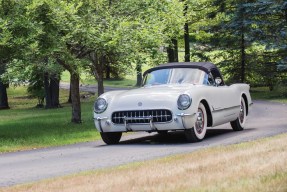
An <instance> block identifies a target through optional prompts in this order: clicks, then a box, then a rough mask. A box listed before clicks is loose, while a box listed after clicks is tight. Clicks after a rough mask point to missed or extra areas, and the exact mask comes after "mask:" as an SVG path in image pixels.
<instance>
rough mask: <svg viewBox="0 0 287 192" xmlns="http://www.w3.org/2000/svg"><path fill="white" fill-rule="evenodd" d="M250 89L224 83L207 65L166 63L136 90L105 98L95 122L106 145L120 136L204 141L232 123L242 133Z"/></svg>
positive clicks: (149, 73)
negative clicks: (175, 135) (177, 134)
mask: <svg viewBox="0 0 287 192" xmlns="http://www.w3.org/2000/svg"><path fill="white" fill-rule="evenodd" d="M249 89H250V87H249V85H247V84H233V85H230V86H228V85H225V83H224V81H223V78H222V75H221V73H220V71H219V70H218V68H217V67H216V66H215V65H214V64H212V63H209V62H197V63H194V62H184V63H167V64H162V65H159V66H157V67H154V68H151V69H148V70H147V71H146V72H145V73H144V80H143V86H142V87H141V88H138V89H132V90H124V91H111V92H107V93H104V94H102V95H101V96H100V97H99V98H97V100H96V101H95V104H94V120H95V125H96V128H97V129H98V131H99V132H100V134H101V137H102V139H103V141H104V142H105V143H106V144H117V143H118V142H119V141H120V139H121V136H122V132H129V131H147V132H158V133H167V132H168V131H178V130H182V131H184V134H185V137H186V139H187V141H188V142H198V141H201V140H203V139H204V137H205V134H206V129H207V127H214V126H217V125H221V124H224V123H228V122H230V124H231V127H232V128H233V130H234V131H241V130H243V129H244V125H245V122H246V117H247V115H248V114H249V110H250V106H251V104H252V100H251V97H250V93H249Z"/></svg>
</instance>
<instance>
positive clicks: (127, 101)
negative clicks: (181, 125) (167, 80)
mask: <svg viewBox="0 0 287 192" xmlns="http://www.w3.org/2000/svg"><path fill="white" fill-rule="evenodd" d="M196 87H198V85H190V84H181V85H157V86H147V87H141V88H138V89H132V90H127V91H115V92H108V93H107V95H106V96H103V97H106V99H107V100H108V105H109V107H108V108H110V107H112V109H113V111H119V110H144V109H165V108H167V107H175V106H177V99H178V97H179V95H181V94H184V93H190V92H192V90H193V89H196Z"/></svg>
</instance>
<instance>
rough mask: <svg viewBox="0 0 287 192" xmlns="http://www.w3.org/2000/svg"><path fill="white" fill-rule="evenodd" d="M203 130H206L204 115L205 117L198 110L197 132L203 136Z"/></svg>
mask: <svg viewBox="0 0 287 192" xmlns="http://www.w3.org/2000/svg"><path fill="white" fill-rule="evenodd" d="M203 128H204V115H203V112H202V110H201V109H198V112H197V119H196V122H195V129H196V132H197V133H199V134H201V133H202V131H203Z"/></svg>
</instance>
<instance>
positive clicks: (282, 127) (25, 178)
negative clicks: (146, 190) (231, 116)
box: [0, 101, 287, 187]
mask: <svg viewBox="0 0 287 192" xmlns="http://www.w3.org/2000/svg"><path fill="white" fill-rule="evenodd" d="M281 133H287V105H286V104H279V103H272V102H263V101H255V102H254V105H253V109H252V112H251V114H250V115H249V116H248V120H247V124H246V129H245V130H243V131H240V132H233V131H232V129H231V127H230V125H229V124H225V125H221V126H219V127H216V128H213V129H209V130H208V131H207V136H206V139H205V140H204V141H202V142H200V143H186V142H185V140H184V135H183V133H181V132H173V133H170V134H168V135H166V136H162V135H158V134H155V133H153V134H148V133H136V134H128V135H125V136H124V137H123V138H122V141H121V142H120V144H119V145H114V146H107V145H105V144H104V143H103V142H102V141H96V142H87V143H80V144H75V145H69V146H63V147H55V148H47V149H37V150H31V151H23V152H15V153H6V154H1V155H0V187H3V186H11V185H15V184H21V183H28V182H33V181H38V180H42V179H46V178H51V177H56V176H63V175H68V174H73V173H78V172H81V171H88V170H97V169H100V168H106V167H112V166H118V165H122V164H127V163H130V162H137V161H144V160H149V159H155V158H160V157H164V156H169V155H174V154H181V153H191V152H193V151H195V150H199V149H203V148H207V147H213V146H222V145H229V144H234V143H240V142H244V141H251V140H255V139H258V138H263V137H269V136H273V135H278V134H281Z"/></svg>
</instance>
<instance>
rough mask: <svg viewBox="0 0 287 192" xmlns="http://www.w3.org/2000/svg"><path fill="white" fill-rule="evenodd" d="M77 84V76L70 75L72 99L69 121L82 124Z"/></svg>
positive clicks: (74, 74)
mask: <svg viewBox="0 0 287 192" xmlns="http://www.w3.org/2000/svg"><path fill="white" fill-rule="evenodd" d="M79 84H80V77H79V74H77V73H71V99H72V119H71V121H72V122H73V123H82V119H81V102H80V88H79Z"/></svg>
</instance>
